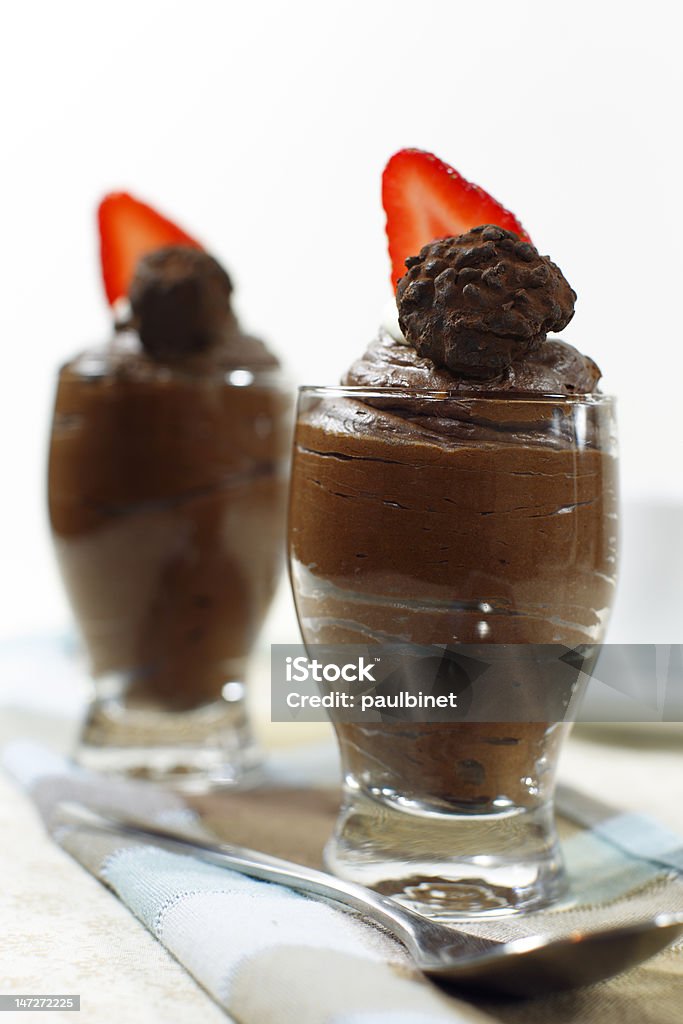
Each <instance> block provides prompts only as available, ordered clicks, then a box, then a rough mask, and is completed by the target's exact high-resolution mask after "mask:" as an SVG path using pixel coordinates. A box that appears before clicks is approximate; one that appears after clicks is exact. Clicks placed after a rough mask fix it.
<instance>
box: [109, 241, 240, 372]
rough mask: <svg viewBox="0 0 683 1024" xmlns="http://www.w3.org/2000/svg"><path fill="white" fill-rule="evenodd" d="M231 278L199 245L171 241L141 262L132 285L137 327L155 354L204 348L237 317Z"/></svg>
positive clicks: (165, 355) (165, 356)
mask: <svg viewBox="0 0 683 1024" xmlns="http://www.w3.org/2000/svg"><path fill="white" fill-rule="evenodd" d="M231 293H232V282H231V281H230V278H229V277H228V274H227V273H226V272H225V270H224V269H223V267H221V265H220V263H218V262H217V260H215V259H214V258H213V256H209V255H208V253H206V252H203V251H202V250H200V249H191V248H188V247H187V246H182V245H171V246H166V247H165V248H163V249H157V250H155V251H154V252H152V253H149V254H148V255H147V256H143V258H142V259H141V260H140V262H139V263H138V265H137V267H136V270H135V275H134V277H133V281H132V283H131V286H130V290H129V298H130V303H131V307H132V310H133V317H134V326H135V327H137V330H138V333H139V335H140V341H141V342H142V345H143V347H144V349H145V351H146V352H147V353H148V354H149V355H151V356H152V357H153V358H155V359H173V358H182V357H184V356H189V355H195V354H198V353H201V352H205V351H206V350H207V349H209V348H210V347H211V346H212V345H213V344H214V343H215V342H216V341H218V340H219V339H220V338H221V337H223V335H224V333H225V330H226V328H227V327H228V326H229V325H230V324H232V323H233V322H234V314H233V312H232V310H231V308H230V295H231Z"/></svg>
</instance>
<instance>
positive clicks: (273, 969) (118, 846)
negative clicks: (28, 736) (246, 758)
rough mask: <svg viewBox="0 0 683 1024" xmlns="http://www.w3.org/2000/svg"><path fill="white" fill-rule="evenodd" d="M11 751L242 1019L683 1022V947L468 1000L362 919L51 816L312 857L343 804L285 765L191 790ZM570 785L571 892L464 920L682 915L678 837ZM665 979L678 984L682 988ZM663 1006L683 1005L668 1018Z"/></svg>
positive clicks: (66, 843)
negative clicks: (609, 972) (518, 996)
mask: <svg viewBox="0 0 683 1024" xmlns="http://www.w3.org/2000/svg"><path fill="white" fill-rule="evenodd" d="M4 760H5V765H6V767H7V769H8V770H9V772H10V774H11V775H13V776H14V778H15V779H16V780H17V781H18V783H19V784H20V785H21V786H22V787H23V788H24V789H26V790H27V791H28V792H29V793H30V795H31V797H32V798H33V800H34V801H35V803H36V805H37V807H38V809H39V811H40V813H41V815H42V817H43V819H44V821H45V824H46V827H47V828H48V829H49V830H50V832H51V833H52V835H53V837H54V839H55V840H56V841H57V842H58V843H60V845H62V846H63V847H64V849H66V850H67V851H68V852H69V853H70V854H71V855H72V856H73V857H74V858H75V859H76V860H77V861H78V862H79V863H81V864H82V865H83V867H85V868H86V869H87V870H88V871H90V872H91V873H92V874H94V875H95V876H96V877H97V878H98V879H100V881H101V882H102V883H103V884H104V885H106V886H108V887H109V888H110V889H111V890H112V891H113V892H114V893H115V894H116V895H117V896H118V898H119V899H120V900H122V901H123V903H124V904H125V905H126V906H127V907H128V908H129V909H130V910H131V911H132V913H134V914H135V915H136V916H137V917H138V918H139V920H140V921H141V922H142V923H143V924H144V925H145V926H146V927H147V928H148V929H149V930H150V931H151V932H152V934H153V935H154V936H156V938H157V939H158V940H159V941H160V942H161V943H163V945H164V946H165V947H166V948H167V949H168V950H169V951H170V952H171V953H172V954H173V956H175V957H176V959H177V960H178V961H179V962H180V963H181V964H182V965H183V966H184V967H185V968H186V969H187V970H188V971H189V972H190V973H191V974H192V975H193V976H194V977H195V979H196V980H197V981H198V982H199V983H200V984H201V985H202V986H203V987H204V988H205V989H206V991H207V992H208V993H209V994H210V995H211V996H212V997H213V999H214V1000H215V1001H216V1002H217V1003H219V1004H220V1005H221V1006H222V1007H223V1008H224V1009H225V1010H226V1011H227V1013H228V1014H229V1015H230V1017H231V1018H233V1019H235V1020H237V1021H240V1022H245V1024H247V1022H248V1024H453V1022H468V1024H476V1022H484V1021H488V1022H491V1021H509V1022H516V1021H524V1022H525V1024H534V1022H536V1021H538V1022H539V1024H540V1022H541V1021H542V1022H543V1024H548V1022H552V1021H553V1020H557V1021H558V1022H559V1021H560V1020H561V1021H562V1022H568V1021H576V1022H578V1021H581V1022H582V1024H589V1022H591V1021H596V1022H597V1021H599V1022H600V1024H611V1022H612V1021H614V1022H615V1024H617V1022H618V1024H624V1022H625V1021H628V1020H636V1019H637V1020H638V1021H639V1024H640V1022H644V1021H650V1020H652V1021H653V1022H654V1021H657V1022H658V1024H660V1022H662V1024H663V1022H668V1021H669V1020H671V1021H679V1020H680V1017H679V1016H678V1015H677V1014H679V1013H680V1005H681V997H682V992H681V989H682V988H683V946H681V947H680V948H679V949H678V950H677V951H676V952H674V953H673V954H670V953H667V954H663V956H664V957H669V959H668V960H667V969H666V970H665V971H662V970H661V968H660V967H658V966H657V964H658V961H653V962H651V964H652V966H649V967H648V966H647V965H645V966H643V967H641V968H638V969H636V970H634V971H631V972H629V974H627V975H623V976H622V977H621V978H617V979H613V980H612V981H610V982H605V983H602V984H601V985H597V986H593V987H592V988H591V989H585V990H582V992H579V993H564V994H562V995H558V996H556V997H547V998H543V999H538V1000H534V1001H532V1002H531V1003H529V1002H527V1003H524V1004H520V1003H515V1002H513V1001H510V1002H501V1001H499V1000H486V999H484V998H481V999H478V1000H477V1001H476V1003H475V1001H472V1000H469V999H468V1001H465V999H462V998H456V997H455V996H453V995H450V994H446V993H445V992H442V991H441V990H439V989H438V988H436V987H435V986H434V985H431V984H430V983H429V982H427V981H426V980H425V979H424V978H423V977H422V976H421V975H420V974H419V973H418V972H416V971H415V970H414V968H413V967H412V965H411V963H410V960H409V958H408V956H407V954H406V953H405V951H404V950H403V948H402V947H401V946H400V944H398V943H397V942H395V941H394V940H393V939H392V938H390V937H389V936H388V935H386V934H384V933H383V932H382V931H381V930H379V929H378V928H376V927H374V926H372V925H370V924H369V923H367V922H365V921H363V920H362V918H361V917H359V916H358V915H354V914H350V913H348V912H345V911H342V910H338V909H336V908H334V907H333V906H332V905H329V904H326V903H323V902H319V901H316V900H313V899H308V898H306V897H304V896H301V895H299V894H297V893H294V892H292V891H291V890H287V889H285V888H283V887H281V886H277V885H273V884H269V883H265V882H259V881H256V880H253V879H249V878H246V877H244V876H242V875H239V874H237V873H235V872H232V871H230V870H228V869H225V868H220V867H217V866H214V865H211V864H207V863H204V862H203V861H201V860H199V859H197V858H195V857H193V856H185V855H181V854H177V853H171V852H168V851H166V850H164V849H161V848H157V847H155V846H153V845H150V844H146V843H140V842H136V841H133V840H131V839H125V838H117V837H116V836H109V835H99V834H95V833H88V832H85V831H84V832H78V831H73V830H69V829H63V828H60V827H59V824H58V821H59V816H58V814H56V813H55V808H56V806H57V805H58V803H59V802H61V801H65V800H70V801H79V802H81V803H83V804H85V805H86V806H92V807H93V808H95V809H99V810H103V811H105V812H106V811H107V810H109V811H111V812H118V813H125V814H133V815H135V816H136V817H139V818H147V819H149V820H151V821H154V822H156V823H158V824H162V825H164V826H167V827H174V828H177V829H179V830H186V831H187V832H188V834H195V835H200V836H210V837H212V838H215V837H216V835H218V836H219V837H220V838H223V839H228V840H231V841H233V842H235V843H238V844H241V845H246V846H251V847H253V848H256V849H261V850H265V851H266V852H268V853H273V854H276V855H278V856H283V857H286V858H288V859H292V860H297V861H299V862H302V863H308V864H311V865H314V866H319V864H320V852H321V848H322V843H323V841H324V839H325V838H326V836H327V835H328V834H329V832H330V830H331V825H332V821H333V820H334V816H335V811H336V805H337V800H338V793H337V792H336V791H335V790H321V789H315V788H310V787H307V788H302V787H301V785H292V781H296V780H295V779H294V776H292V775H290V779H289V780H287V779H283V778H282V775H283V772H282V770H280V771H279V772H278V778H279V782H278V784H277V785H276V784H275V783H273V785H271V786H268V787H265V788H264V789H263V790H259V791H252V792H251V793H249V794H245V793H242V794H240V793H232V794H231V793H229V792H225V793H217V794H212V795H209V796H204V797H190V796H187V797H186V796H181V795H179V794H178V793H175V792H171V791H170V790H167V789H164V788H162V787H159V786H156V785H153V784H150V783H144V782H134V781H128V780H115V779H104V778H102V777H101V776H98V775H94V774H91V773H87V772H84V771H82V770H80V769H78V768H76V767H75V766H74V765H73V764H72V763H71V762H69V761H67V760H66V759H65V758H63V757H61V756H58V755H56V754H54V753H52V752H50V751H49V750H47V749H45V748H43V747H40V746H37V745H35V744H33V743H28V742H15V743H13V744H11V745H10V746H9V747H8V748H7V749H6V751H5V758H4ZM280 767H281V766H280ZM561 796H562V800H563V801H564V802H565V803H566V804H567V805H569V804H573V806H572V816H573V817H578V818H580V819H583V820H584V821H585V822H586V823H587V825H588V826H589V827H584V828H576V827H575V826H574V827H573V828H572V827H571V826H569V827H568V826H567V825H566V823H565V824H564V825H563V826H562V830H563V831H564V832H565V835H566V838H565V839H564V851H565V857H566V860H567V865H568V869H569V874H570V879H571V892H570V896H569V897H568V898H567V899H566V900H565V901H563V903H562V904H561V905H559V906H555V907H554V908H553V909H552V910H546V911H540V912H538V913H535V914H533V915H527V916H525V917H524V918H522V919H520V918H517V919H516V918H514V917H511V918H500V919H498V920H489V921H487V922H485V923H481V924H479V923H476V924H475V923H472V924H470V923H468V924H467V926H466V930H467V931H469V932H471V933H472V934H478V935H486V936H489V937H491V938H498V939H502V940H506V939H510V938H517V937H520V936H522V935H530V934H534V933H537V932H544V933H552V934H557V935H560V934H563V933H567V932H569V931H571V930H573V929H574V928H576V927H582V926H586V925H594V926H597V925H600V924H610V923H612V924H613V923H617V922H620V921H627V920H629V919H633V918H638V917H642V916H646V915H650V914H654V913H657V912H659V911H664V910H678V911H683V842H682V841H681V839H680V838H679V837H677V836H675V835H673V834H672V833H670V832H668V831H667V830H666V829H663V828H662V827H661V826H659V825H658V824H657V823H656V822H653V821H650V820H648V819H645V818H643V817H640V816H637V815H632V814H628V815H620V814H618V813H617V812H614V811H612V810H610V809H609V808H607V807H605V806H604V805H600V804H598V803H596V802H595V801H592V800H589V799H588V798H586V797H585V796H582V795H581V794H577V793H575V792H573V791H571V790H564V791H563V793H562V794H561ZM561 824H562V823H561ZM568 831H569V833H570V834H568ZM661 959H662V958H661V957H660V958H659V961H661ZM672 982H675V983H676V985H677V986H678V987H677V988H676V989H675V990H674V989H672V987H671V986H672ZM641 999H642V1000H645V1002H643V1004H642V1006H641V1010H639V1011H638V1016H637V1017H632V1016H625V1014H624V1010H625V1007H626V1006H630V1007H631V1008H633V1007H634V1006H637V1005H638V1004H639V1001H640V1000H641ZM674 999H675V1003H674V1002H673V1000H674ZM625 1000H626V1002H625ZM653 1000H655V1002H653ZM656 1000H661V1006H660V1009H661V1010H662V1015H659V1016H652V1017H651V1016H648V1015H647V1012H646V1011H647V1010H648V1009H649V1010H651V1009H652V1007H653V1006H655V1005H656ZM634 1001H635V1002H634ZM674 1006H675V1007H676V1009H675V1010H674V1009H673V1008H674ZM521 1007H523V1008H524V1012H521ZM568 1007H569V1009H570V1010H571V1013H568ZM572 1007H573V1008H574V1009H572ZM670 1010H671V1012H672V1013H675V1014H676V1015H673V1016H667V1013H669V1011H670ZM574 1011H575V1015H574ZM657 1012H658V1013H659V1010H658V1011H657Z"/></svg>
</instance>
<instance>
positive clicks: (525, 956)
mask: <svg viewBox="0 0 683 1024" xmlns="http://www.w3.org/2000/svg"><path fill="white" fill-rule="evenodd" d="M53 824H54V825H55V826H56V827H57V828H59V829H62V828H64V827H68V828H77V829H83V828H85V829H88V830H94V831H96V832H107V833H113V834H116V835H127V836H134V837H139V838H147V839H154V840H156V841H157V842H159V843H161V844H163V846H167V847H171V848H175V849H180V850H184V851H188V850H190V851H192V852H193V853H198V854H199V855H200V856H201V859H203V860H207V861H209V862H211V863H214V864H218V865H220V866H221V867H227V868H231V869H232V870H233V871H238V872H240V873H241V874H243V875H249V876H250V877H252V878H260V879H262V880H263V881H266V882H276V883H278V884H280V885H285V886H287V887H288V888H290V889H296V890H297V891H299V892H302V893H307V894H310V895H313V896H321V897H323V898H324V899H326V900H332V901H334V902H335V903H340V904H342V905H343V906H345V907H350V908H351V909H352V910H356V911H360V912H361V913H362V914H363V915H364V917H366V918H369V919H370V920H372V921H375V922H376V923H377V924H380V925H382V926H383V927H384V928H386V929H387V931H389V932H391V934H392V935H394V936H395V937H396V938H397V939H398V940H399V941H400V942H402V943H403V945H404V946H405V947H406V949H407V950H408V952H409V953H410V955H411V956H412V958H413V960H414V961H415V964H416V966H417V967H418V968H419V969H420V970H421V971H422V972H423V973H424V974H426V975H428V976H429V977H430V978H433V979H434V980H436V981H439V982H442V983H444V984H451V985H455V986H457V987H459V988H467V989H475V990H479V991H485V992H488V993H494V992H495V993H501V994H505V995H516V996H537V995H542V994H545V993H549V992H556V991H560V990H562V989H569V988H578V987H580V986H582V985H591V984H593V983H594V982H597V981H602V980H603V979H605V978H610V977H612V976H613V975H615V974H619V973H621V972H622V971H625V970H626V969H627V968H629V967H633V966H635V965H636V964H640V963H642V962H643V961H644V960H647V959H649V957H651V956H654V955H655V953H658V952H660V950H662V949H664V948H665V947H666V946H668V945H669V943H670V942H672V941H673V940H674V939H675V938H677V937H678V936H679V935H681V934H683V913H671V914H669V913H662V914H657V915H656V916H654V917H651V918H647V919H644V920H640V921H637V922H634V923H631V924H627V925H618V926H615V927H612V928H599V929H592V930H582V931H574V932H571V933H570V934H569V935H567V936H565V937H563V938H560V939H551V938H548V937H545V936H543V935H533V936H530V937H529V938H524V939H516V940H514V941H512V942H505V943H502V942H496V941H494V940H491V939H483V938H480V937H477V936H473V935H468V934H466V933H464V932H459V931H457V930H456V929H454V928H451V927H448V926H446V925H442V924H437V923H436V922H434V921H430V920H428V919H427V918H425V917H422V916H420V915H419V914H416V913H414V912H412V911H410V910H407V909H405V908H404V907H402V906H399V904H398V903H396V902H395V901H394V900H392V899H390V898H389V897H386V896H380V895H379V894H378V893H376V892H373V891H372V890H371V889H366V888H365V887H364V886H362V885H356V884H355V883H353V882H346V881H344V880H343V879H340V878H336V877H334V876H333V875H328V874H326V873H325V872H324V871H317V870H315V869H314V868H308V867H305V866H304V865H302V864H294V863H292V862H291V861H287V860H281V859H280V858H279V857H271V856H270V855H269V854H266V853H258V852H257V851H255V850H249V849H246V848H245V847H241V846H233V845H232V844H230V843H220V842H207V841H205V840H203V839H194V838H191V837H189V836H185V835H183V834H182V833H179V832H174V831H171V830H169V829H165V828H161V827H159V826H156V825H153V824H147V823H142V822H137V821H135V820H134V819H132V818H126V817H122V816H119V815H114V814H109V813H107V814H103V813H99V812H96V811H93V810H91V809H89V808H86V807H84V806H83V805H81V804H77V803H71V802H68V803H62V804H60V805H59V807H58V815H57V817H56V818H55V820H54V822H53Z"/></svg>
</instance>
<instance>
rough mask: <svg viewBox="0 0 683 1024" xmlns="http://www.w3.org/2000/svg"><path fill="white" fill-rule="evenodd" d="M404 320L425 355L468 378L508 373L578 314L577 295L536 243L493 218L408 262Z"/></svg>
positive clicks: (400, 301)
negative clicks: (523, 237) (499, 224)
mask: <svg viewBox="0 0 683 1024" xmlns="http://www.w3.org/2000/svg"><path fill="white" fill-rule="evenodd" d="M406 267H407V268H408V270H407V273H406V274H405V275H404V276H403V277H402V278H401V280H400V281H399V283H398V291H397V295H396V302H397V305H398V314H399V324H400V326H401V330H402V331H403V333H404V335H405V337H406V340H407V341H408V342H409V343H410V344H411V345H414V346H415V348H416V349H417V351H418V353H419V354H420V355H421V356H426V357H428V358H429V359H431V360H432V361H433V362H434V363H435V364H436V365H437V366H442V367H445V368H447V369H448V370H450V371H451V372H452V373H454V374H456V375H458V376H460V377H470V378H473V379H477V380H487V379H493V378H496V377H499V376H501V375H502V374H504V373H505V372H506V370H508V369H509V367H510V366H512V365H513V364H514V363H516V362H518V361H519V360H521V359H523V358H524V356H525V355H526V354H527V353H528V352H532V351H534V350H535V349H537V348H538V347H539V346H540V345H541V344H542V343H543V341H544V340H545V337H546V335H547V333H548V331H560V330H562V329H563V328H564V327H566V326H567V324H568V323H569V321H570V320H571V318H572V316H573V315H574V301H575V299H576V293H575V292H574V291H573V289H572V288H571V287H570V286H569V284H568V283H567V281H566V280H565V278H564V276H563V275H562V271H561V270H560V269H559V267H556V266H555V264H554V263H553V262H552V261H551V260H550V259H548V257H547V256H540V255H539V253H538V251H537V250H536V249H535V248H534V247H533V245H531V244H530V243H529V242H523V241H521V240H520V239H519V238H518V236H517V235H516V234H514V233H513V232H512V231H505V230H504V229H503V228H499V227H496V226H495V225H492V224H485V225H482V226H481V227H477V228H473V229H472V230H471V231H468V232H467V234H464V235H459V236H458V237H454V238H442V239H439V240H438V241H435V242H430V244H429V245H426V246H425V247H424V248H423V249H422V250H421V252H420V255H419V256H411V257H410V258H409V259H407V260H406Z"/></svg>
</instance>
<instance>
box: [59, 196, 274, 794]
mask: <svg viewBox="0 0 683 1024" xmlns="http://www.w3.org/2000/svg"><path fill="white" fill-rule="evenodd" d="M106 204H109V207H107V206H106ZM100 226H101V230H102V254H103V267H104V270H105V283H106V284H107V291H108V296H109V298H110V301H111V302H112V304H113V305H114V307H115V308H117V309H118V311H119V322H118V324H117V329H116V330H115V332H114V334H113V337H112V338H111V340H110V341H109V342H108V343H107V344H105V345H104V346H102V347H100V348H95V349H92V350H88V351H86V352H84V353H82V354H80V355H78V356H76V357H75V358H74V359H71V360H70V361H69V362H68V363H66V365H65V366H63V367H62V369H61V371H60V373H59V381H58V388H57V396H56V402H55V412H54V422H53V427H52V435H51V444H50V456H49V509H50V520H51V525H52V532H53V538H54V544H55V548H56V552H57V557H58V560H59V565H60V568H61V572H62V575H63V579H64V583H65V586H66V589H67V593H68V596H69V598H70V601H71V604H72V606H73V610H74V612H75V615H76V618H77V621H78V624H79V627H80V630H81V633H82V635H83V639H84V641H85V646H86V648H87V653H88V656H89V661H90V668H91V672H92V676H93V679H94V683H95V698H94V700H93V702H92V704H91V706H90V709H89V713H88V717H87V721H86V723H85V727H84V732H83V735H82V739H81V746H80V749H79V756H80V758H81V760H82V761H84V762H86V763H89V764H92V765H94V766H96V767H101V768H104V769H113V770H122V771H130V772H135V773H137V774H142V775H150V776H157V777H165V776H169V777H172V778H177V779H180V780H182V779H185V780H186V781H188V782H190V781H193V782H195V783H196V784H197V785H202V784H204V783H221V782H234V781H236V780H239V779H240V778H241V777H243V776H244V774H245V773H247V772H249V771H250V770H251V769H252V768H253V767H254V766H255V763H256V760H257V754H256V751H255V747H254V744H253V741H252V739H251V733H250V730H249V726H248V722H247V718H246V712H245V704H244V697H245V692H244V682H245V675H246V671H247V662H248V659H249V655H250V653H251V651H252V648H253V646H254V643H255V640H256V638H257V636H258V634H259V631H260V629H261V626H262V624H263V620H264V617H265V615H266V611H267V609H268V606H269V604H270V601H271V598H272V596H273V593H274V590H275V587H276V584H277V582H278V579H279V576H280V572H281V563H282V556H283V546H284V515H285V500H286V498H285V496H286V488H287V479H288V461H289V448H290V444H291V422H290V421H291V396H290V391H289V388H288V387H287V384H286V382H285V380H284V378H283V376H282V374H281V371H280V367H279V363H278V361H277V359H276V358H275V356H274V355H273V354H272V353H271V352H270V351H269V350H268V349H267V347H266V346H265V345H264V343H263V342H262V341H260V340H259V339H257V338H254V337H252V336H251V335H249V334H247V333H245V332H244V331H243V330H242V328H241V327H240V325H239V323H238V321H237V318H236V316H235V313H234V311H233V308H232V305H231V297H232V283H231V280H230V277H229V276H228V274H227V273H226V271H225V270H224V269H223V268H222V266H221V265H220V264H219V263H218V262H217V261H216V260H215V259H214V258H213V257H212V256H210V255H209V254H208V253H206V252H205V251H203V250H202V249H201V248H200V247H199V246H198V245H197V244H196V243H195V242H194V241H193V240H192V239H190V238H189V236H185V235H184V233H181V232H180V229H176V228H175V226H174V225H171V224H170V222H168V221H166V220H165V219H164V218H161V216H160V215H158V214H156V212H155V211H153V210H152V209H151V208H150V207H147V206H146V205H145V204H142V203H139V202H138V201H137V200H134V199H132V197H130V196H127V195H125V194H116V195H114V196H111V197H108V199H107V200H105V203H104V204H103V209H102V210H101V214H100ZM178 235H180V241H179V242H178V241H177V237H178ZM141 238H142V240H143V242H144V244H143V245H142V246H141ZM165 239H169V240H170V242H171V244H163V245H161V247H158V242H159V241H160V240H162V241H164V240H165ZM154 243H157V245H156V246H155V245H154ZM152 246H154V247H152ZM141 247H142V249H143V253H144V254H143V255H142V256H141V258H139V259H137V262H136V261H135V260H133V259H131V256H132V255H137V250H139V249H140V248H141ZM145 249H146V250H147V251H146V252H145ZM128 266H130V267H131V268H132V267H133V266H134V270H133V271H132V279H130V280H128V281H127V280H126V273H127V267H128ZM124 287H125V294H124V292H123V289H124ZM122 300H123V301H122ZM122 308H123V310H124V312H123V314H122V313H121V309H122Z"/></svg>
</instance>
